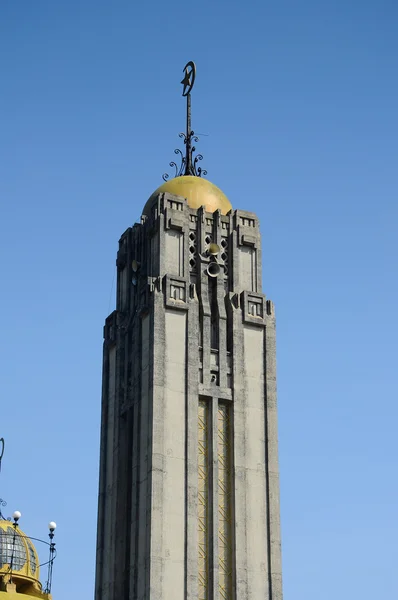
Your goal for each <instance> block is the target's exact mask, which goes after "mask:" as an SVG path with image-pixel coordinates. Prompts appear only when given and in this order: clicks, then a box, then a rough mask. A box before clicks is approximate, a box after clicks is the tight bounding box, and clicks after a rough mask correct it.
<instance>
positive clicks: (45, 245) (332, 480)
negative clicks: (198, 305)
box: [0, 0, 398, 600]
mask: <svg viewBox="0 0 398 600" xmlns="http://www.w3.org/2000/svg"><path fill="white" fill-rule="evenodd" d="M397 32H398V4H397V2H396V0H362V1H359V0H351V1H347V0H334V1H333V2H332V1H329V2H326V1H321V0H318V2H316V1H315V0H301V2H298V1H296V0H279V1H278V2H269V1H264V0H257V1H253V0H248V1H246V2H236V1H235V0H230V1H229V2H227V1H226V0H219V1H217V0H212V1H211V0H204V1H202V2H198V3H188V2H181V0H175V1H174V2H160V1H159V0H156V1H152V2H134V1H133V0H131V1H128V0H115V1H113V2H111V1H110V0H108V1H107V2H106V1H104V0H95V1H94V0H85V1H84V2H81V1H79V0H68V1H62V0H58V1H57V2H54V1H53V0H51V1H50V0H39V1H35V2H33V1H32V0H18V1H14V2H13V1H11V0H3V1H2V2H1V5H0V81H1V83H0V89H1V94H0V111H1V116H0V122H1V127H0V200H1V219H0V246H1V252H0V260H1V275H2V286H1V295H0V309H1V315H2V326H1V339H2V343H1V346H0V375H1V408H0V437H1V436H4V437H5V438H6V443H7V447H6V453H5V456H4V461H3V470H2V474H1V479H0V496H1V497H4V499H6V500H7V501H8V506H7V507H6V512H7V514H11V513H12V512H13V510H15V509H18V510H20V511H21V512H22V514H23V517H22V519H21V526H22V527H23V528H24V529H25V530H26V532H28V533H29V534H31V535H34V536H39V537H40V536H46V534H47V522H48V521H49V520H51V519H54V520H55V521H57V523H58V529H57V542H58V550H59V555H58V559H57V562H56V565H55V568H54V586H53V592H54V600H69V599H70V598H71V597H73V598H74V600H87V599H89V598H92V596H93V585H94V561H95V545H96V539H95V538H96V511H97V485H98V457H99V419H100V394H101V367H102V364H101V362H102V327H103V323H104V319H105V317H106V316H107V315H108V314H109V313H110V312H111V311H112V310H113V308H114V306H115V301H114V297H115V285H114V276H115V257H116V251H117V242H118V239H119V236H120V235H121V234H122V233H123V231H125V229H127V227H129V226H130V225H132V224H133V223H134V222H135V221H136V220H137V219H138V218H139V216H140V214H141V209H142V207H143V205H144V203H145V201H146V200H147V198H148V197H149V195H150V194H151V193H152V192H153V191H154V189H155V188H157V187H158V185H160V184H161V183H162V179H161V175H162V173H163V172H164V171H166V170H167V166H168V163H169V161H170V160H172V159H173V158H174V154H173V150H174V148H175V147H176V146H178V144H179V142H180V140H179V139H178V137H177V133H178V132H179V131H180V130H181V129H183V127H184V101H183V99H182V97H181V86H180V80H181V78H182V68H183V66H184V65H185V63H186V62H187V61H188V60H195V61H196V64H197V79H196V84H195V88H194V92H193V97H192V105H193V128H194V129H195V131H196V132H199V133H202V134H206V135H203V136H202V138H201V142H200V150H201V151H202V152H203V154H204V161H203V167H205V168H207V170H208V178H209V179H210V180H211V181H213V182H214V183H215V184H217V185H218V186H219V187H221V188H222V189H223V191H224V192H225V193H226V194H227V195H228V196H229V198H230V200H231V202H232V204H233V206H234V207H235V208H244V209H248V210H253V211H255V212H256V213H257V214H258V215H259V217H260V221H261V227H262V233H263V250H264V279H263V280H264V292H265V293H266V294H267V296H268V297H269V298H272V299H273V300H274V302H275V304H276V311H277V327H278V329H277V336H278V337H277V340H278V388H279V429H280V440H279V441H280V469H281V513H282V533H283V546H282V551H283V568H284V595H285V600H336V598H339V600H352V599H353V598H360V599H361V600H375V599H379V598H395V597H397V592H398V582H397V538H398V520H397V506H398V479H397V458H398V456H397V454H398V452H397V434H396V431H397V421H398V406H397V399H398V375H397V339H398V319H397V306H398V283H397V282H398V278H397V252H398V251H397V246H398V241H397V231H398V207H397V200H398V170H397V158H398V157H397V154H398V150H397V148H398V147H397V139H398V117H397V113H398V110H397V107H398V83H397V72H398V34H397ZM124 527H125V524H124V523H120V528H121V531H122V530H123V529H124ZM43 579H45V577H44V574H43ZM71 587H72V588H73V589H72V590H71ZM258 600H260V599H258Z"/></svg>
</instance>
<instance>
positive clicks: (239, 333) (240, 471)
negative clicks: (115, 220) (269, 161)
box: [96, 194, 282, 600]
mask: <svg viewBox="0 0 398 600" xmlns="http://www.w3.org/2000/svg"><path fill="white" fill-rule="evenodd" d="M210 242H216V243H217V244H219V246H220V253H219V255H218V256H217V257H215V258H214V257H213V258H212V257H210V256H209V254H208V252H207V250H208V247H209V243H210ZM132 260H137V261H138V262H139V268H138V271H133V269H132ZM214 261H216V262H217V263H218V264H219V266H220V274H219V276H218V277H217V278H215V279H214V280H212V279H209V276H208V271H207V270H208V268H209V264H210V263H211V262H214ZM117 265H118V284H117V310H116V312H115V313H114V315H113V316H111V317H112V318H111V317H109V318H108V319H107V324H106V327H105V344H104V387H103V390H104V391H103V408H102V430H101V431H102V433H101V466H100V495H99V513H98V515H99V516H98V541H97V574H96V600H120V598H126V600H127V599H129V600H197V597H198V534H197V527H198V502H197V491H198V401H199V397H200V396H203V397H206V398H207V399H208V402H209V403H210V406H211V415H212V417H211V420H212V424H213V425H212V431H211V437H210V439H211V449H210V451H211V483H210V490H209V493H210V497H211V499H212V501H211V510H210V512H209V514H210V517H209V519H210V520H209V528H210V531H211V548H210V555H209V556H210V570H209V574H210V580H209V585H210V588H211V594H210V598H211V600H222V598H221V596H220V592H219V587H218V586H219V557H218V547H219V546H218V536H219V522H218V499H219V494H218V459H217V445H218V433H217V406H218V403H219V402H223V403H228V405H229V406H230V407H231V411H232V415H233V426H232V430H233V432H234V439H233V440H231V442H232V446H233V452H232V457H233V464H232V478H231V485H232V489H233V497H232V507H233V526H232V537H231V539H230V542H231V547H232V571H233V573H232V579H233V586H232V588H233V591H232V596H231V598H228V600H258V599H260V598H261V599H264V600H282V584H281V558H280V556H281V553H280V531H279V482H278V457H277V409H276V360H275V316H274V309H273V305H272V303H270V302H268V301H266V300H265V297H264V295H263V294H262V292H261V271H262V265H261V236H260V232H259V224H258V219H257V217H256V215H254V214H253V213H249V212H246V211H240V210H236V211H232V212H231V213H230V214H229V215H227V216H223V215H221V214H220V213H219V212H218V211H216V212H215V213H214V214H209V213H206V211H205V210H204V209H203V208H201V209H198V210H193V209H190V208H189V207H188V205H187V203H186V200H185V199H182V198H178V197H175V196H170V195H168V194H164V195H160V196H159V197H158V198H157V199H156V200H155V202H154V206H153V208H152V211H151V216H149V217H143V218H142V221H141V223H139V224H136V225H135V226H134V227H133V228H129V229H128V230H126V232H125V233H124V234H123V235H122V237H121V239H120V242H119V252H118V258H117ZM121 519H122V522H123V524H124V525H121Z"/></svg>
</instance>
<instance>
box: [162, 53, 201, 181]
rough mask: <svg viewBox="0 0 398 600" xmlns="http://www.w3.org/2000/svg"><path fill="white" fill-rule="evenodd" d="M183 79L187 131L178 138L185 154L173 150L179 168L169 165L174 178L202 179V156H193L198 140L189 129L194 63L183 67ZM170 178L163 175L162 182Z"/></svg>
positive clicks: (172, 162) (175, 165) (165, 174)
mask: <svg viewBox="0 0 398 600" xmlns="http://www.w3.org/2000/svg"><path fill="white" fill-rule="evenodd" d="M183 70H184V74H185V76H184V79H183V80H182V81H181V83H182V84H183V86H184V87H183V92H182V95H183V96H184V97H186V99H187V129H186V133H179V134H178V136H179V137H180V138H181V139H182V140H183V142H184V146H185V153H184V152H182V151H181V150H180V149H179V148H176V149H175V150H174V154H177V155H179V156H180V157H181V164H180V166H178V165H177V163H176V162H175V161H171V162H170V163H169V165H170V167H173V168H174V169H175V175H174V177H181V176H183V175H192V176H194V177H202V175H207V171H206V170H205V169H202V168H201V167H199V166H198V163H199V162H200V161H201V160H203V155H202V154H197V155H196V156H194V152H196V148H195V146H194V145H193V143H195V144H196V143H197V142H199V138H198V136H197V135H195V132H194V131H192V129H191V90H192V88H193V84H194V83H195V77H196V67H195V63H194V62H192V61H189V62H188V63H187V64H186V65H185V67H184V69H183ZM169 178H170V175H169V174H168V173H164V174H163V180H164V181H167V180H168V179H169Z"/></svg>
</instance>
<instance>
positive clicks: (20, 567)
mask: <svg viewBox="0 0 398 600" xmlns="http://www.w3.org/2000/svg"><path fill="white" fill-rule="evenodd" d="M11 562H12V575H11V564H10V563H11ZM11 581H12V585H13V586H14V591H15V592H16V593H19V594H23V595H21V598H26V600H29V599H30V598H43V599H44V598H45V599H50V598H51V596H50V594H45V593H44V592H43V591H42V587H41V584H40V582H39V557H38V556H37V552H36V548H35V547H34V545H33V543H32V540H31V539H30V538H29V537H28V536H27V535H25V534H24V532H23V531H21V529H20V528H19V527H17V528H16V529H15V528H14V526H13V524H12V523H11V522H10V521H6V520H5V519H0V600H2V598H3V597H4V599H6V598H8V597H9V592H8V591H7V589H8V587H9V585H8V586H7V584H10V583H11ZM12 595H13V597H14V594H12Z"/></svg>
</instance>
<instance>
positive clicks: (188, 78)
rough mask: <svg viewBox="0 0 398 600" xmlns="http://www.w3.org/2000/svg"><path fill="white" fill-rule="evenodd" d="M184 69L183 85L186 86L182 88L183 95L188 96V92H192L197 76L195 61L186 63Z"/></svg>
mask: <svg viewBox="0 0 398 600" xmlns="http://www.w3.org/2000/svg"><path fill="white" fill-rule="evenodd" d="M183 71H184V73H185V76H184V79H183V80H182V81H181V83H182V85H183V86H184V88H183V90H182V95H183V96H188V94H190V93H191V90H192V88H193V84H194V83H195V77H196V66H195V63H194V62H193V61H192V60H190V61H189V62H187V64H186V65H185V67H184V69H183Z"/></svg>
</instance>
